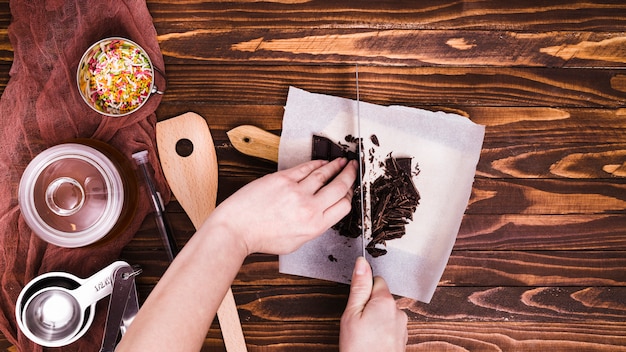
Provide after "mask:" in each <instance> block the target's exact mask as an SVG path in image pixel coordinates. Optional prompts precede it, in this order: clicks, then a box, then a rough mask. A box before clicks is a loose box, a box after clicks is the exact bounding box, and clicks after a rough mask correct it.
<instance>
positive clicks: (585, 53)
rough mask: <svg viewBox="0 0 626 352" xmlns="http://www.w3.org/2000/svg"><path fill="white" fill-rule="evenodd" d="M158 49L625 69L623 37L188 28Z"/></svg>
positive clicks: (275, 57)
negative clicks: (623, 67) (622, 67)
mask: <svg viewBox="0 0 626 352" xmlns="http://www.w3.org/2000/svg"><path fill="white" fill-rule="evenodd" d="M201 28H202V27H201ZM270 28H271V27H270ZM159 43H160V46H161V50H162V51H163V54H164V55H165V60H166V63H167V64H188V63H189V62H197V63H199V62H206V63H219V62H225V61H226V62H237V63H248V64H289V63H291V64H302V63H305V64H320V65H328V64H352V65H354V64H355V63H361V64H369V65H402V66H405V65H410V66H415V67H419V66H463V67H465V66H481V67H483V66H491V67H510V66H535V67H611V66H615V67H621V66H623V65H624V63H625V62H624V61H626V59H624V55H623V50H622V47H623V45H624V43H626V36H616V34H615V33H613V32H601V33H596V32H578V31H575V32H574V31H568V32H559V31H550V32H539V33H537V32H531V33H525V32H510V31H502V30H497V31H484V30H481V31H477V30H424V29H384V30H380V29H377V30H372V29H328V28H313V29H304V28H297V29H295V28H294V29H292V28H289V29H275V28H271V29H268V28H261V29H254V30H250V29H241V28H236V29H232V30H229V31H224V30H223V29H221V28H219V29H205V28H202V29H197V28H194V29H189V31H187V32H182V33H181V32H174V33H165V34H161V35H159Z"/></svg>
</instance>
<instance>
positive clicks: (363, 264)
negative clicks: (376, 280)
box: [354, 257, 368, 275]
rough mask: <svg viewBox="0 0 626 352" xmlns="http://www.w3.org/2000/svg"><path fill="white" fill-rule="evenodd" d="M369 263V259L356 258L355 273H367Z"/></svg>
mask: <svg viewBox="0 0 626 352" xmlns="http://www.w3.org/2000/svg"><path fill="white" fill-rule="evenodd" d="M367 265H368V264H367V260H366V259H365V258H363V257H358V258H356V263H354V274H356V275H365V272H367Z"/></svg>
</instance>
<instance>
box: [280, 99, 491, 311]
mask: <svg viewBox="0 0 626 352" xmlns="http://www.w3.org/2000/svg"><path fill="white" fill-rule="evenodd" d="M356 104H357V102H356V101H354V100H351V99H345V98H339V97H333V96H328V95H322V94H313V93H309V92H306V91H304V90H301V89H297V88H293V87H291V88H290V89H289V95H288V98H287V105H286V106H285V114H284V117H283V127H282V133H281V139H280V147H279V158H278V159H279V160H278V169H279V170H283V169H286V168H290V167H292V166H295V165H298V164H300V163H302V162H305V161H308V160H311V151H312V150H311V148H312V136H313V135H314V134H315V135H320V136H324V137H327V138H329V139H331V140H332V141H337V142H344V141H345V137H346V136H347V135H352V136H356V135H357V105H356ZM358 104H360V105H359V109H360V117H361V137H362V138H363V141H364V143H366V146H365V148H364V150H365V151H369V150H370V148H371V147H372V145H371V141H370V138H369V137H370V136H371V135H372V134H374V135H376V137H377V138H378V141H379V143H378V144H379V146H376V147H375V148H374V149H375V159H376V160H374V162H373V163H372V164H369V165H368V166H367V167H366V170H368V169H369V170H371V171H370V172H371V174H370V178H369V179H370V180H371V181H373V180H374V179H375V177H376V175H377V174H379V173H380V172H381V169H380V167H379V166H377V165H378V161H382V160H384V159H385V158H386V156H387V155H388V154H389V153H392V155H393V156H395V157H411V158H412V159H413V164H412V167H413V168H419V173H418V174H416V175H414V176H413V182H414V184H415V186H416V188H417V190H418V191H419V193H420V196H421V199H420V204H419V206H418V207H417V210H416V212H415V213H414V216H413V221H411V222H410V223H409V224H408V225H407V226H406V234H405V235H404V236H403V237H402V238H399V239H394V240H390V241H387V242H386V249H387V254H385V255H382V256H379V257H376V258H374V257H372V256H370V255H369V254H367V255H366V258H367V260H368V262H369V263H370V264H371V266H372V268H373V271H374V275H380V276H382V277H383V278H384V279H385V280H386V281H387V283H388V285H389V288H390V290H391V292H392V293H393V294H396V295H400V296H404V297H408V298H412V299H415V300H419V301H422V302H426V303H428V302H430V300H431V298H432V296H433V294H434V292H435V289H436V287H437V284H438V283H439V280H440V279H441V276H442V274H443V271H444V269H445V266H446V264H447V262H448V258H449V257H450V253H451V251H452V247H453V246H454V242H455V240H456V236H457V233H458V231H459V227H460V224H461V220H462V217H463V214H464V212H465V209H466V207H467V202H468V200H469V197H470V194H471V190H472V183H473V181H474V175H475V172H476V165H477V163H478V158H479V156H480V151H481V147H482V142H483V136H484V132H485V129H484V126H481V125H477V124H475V123H473V122H471V121H470V120H469V119H467V118H466V117H463V116H459V115H455V114H448V113H443V112H431V111H426V110H421V109H414V108H408V107H401V106H380V105H375V104H370V103H366V102H359V103H358ZM366 179H367V177H366ZM368 189H369V188H368ZM361 255H362V240H361V238H356V239H351V238H347V237H345V236H341V235H339V234H338V232H337V231H335V230H333V229H329V230H328V231H326V232H325V233H324V234H322V235H321V236H320V237H318V238H316V239H314V240H312V241H310V242H308V243H306V244H305V245H304V246H302V247H301V248H300V249H298V250H297V251H296V252H294V253H291V254H288V255H282V256H280V259H279V268H280V272H281V273H285V274H293V275H300V276H305V277H312V278H317V279H324V280H330V281H336V282H341V283H349V282H350V279H351V276H352V270H353V267H354V262H355V261H356V258H357V257H359V256H361Z"/></svg>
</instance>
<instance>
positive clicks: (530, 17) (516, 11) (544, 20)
mask: <svg viewBox="0 0 626 352" xmlns="http://www.w3.org/2000/svg"><path fill="white" fill-rule="evenodd" d="M148 8H149V10H150V12H151V13H152V15H153V17H154V22H155V26H156V27H157V30H158V31H159V32H160V33H170V32H186V31H193V30H196V29H198V28H222V29H232V28H261V29H263V28H282V29H291V28H294V27H297V28H330V29H333V28H371V29H379V28H384V29H387V28H390V29H458V28H466V29H467V28H469V29H480V30H496V31H497V30H528V31H551V30H594V31H622V30H623V28H624V26H625V21H626V7H624V3H623V2H622V1H619V0H603V1H597V0H596V1H581V0H574V1H567V0H556V1H551V2H550V3H545V2H543V1H540V0H533V1H523V0H512V1H506V2H502V1H498V0H486V1H479V2H475V1H458V0H443V1H437V0H425V1H419V2H415V1H410V0H402V1H397V0H384V1H375V2H371V1H369V2H365V3H364V2H362V1H358V0H349V1H340V2H337V1H333V0H312V1H271V2H256V1H228V2H223V1H203V2H200V1H197V2H185V4H184V6H180V4H178V3H172V2H169V1H163V0H160V1H159V0H150V1H148Z"/></svg>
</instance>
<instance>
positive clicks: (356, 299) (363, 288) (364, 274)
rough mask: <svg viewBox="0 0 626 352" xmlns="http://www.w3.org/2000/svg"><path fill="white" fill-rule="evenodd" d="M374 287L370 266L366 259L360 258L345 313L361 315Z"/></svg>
mask: <svg viewBox="0 0 626 352" xmlns="http://www.w3.org/2000/svg"><path fill="white" fill-rule="evenodd" d="M373 285H374V282H373V280H372V268H371V267H370V264H369V263H368V262H367V260H366V259H365V258H363V257H358V258H357V260H356V263H355V264H354V271H353V272H352V284H351V286H350V297H348V303H347V304H346V310H345V313H347V314H350V315H357V314H361V313H362V312H363V309H364V308H365V305H366V304H367V302H368V301H369V299H370V296H371V295H372V287H373Z"/></svg>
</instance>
